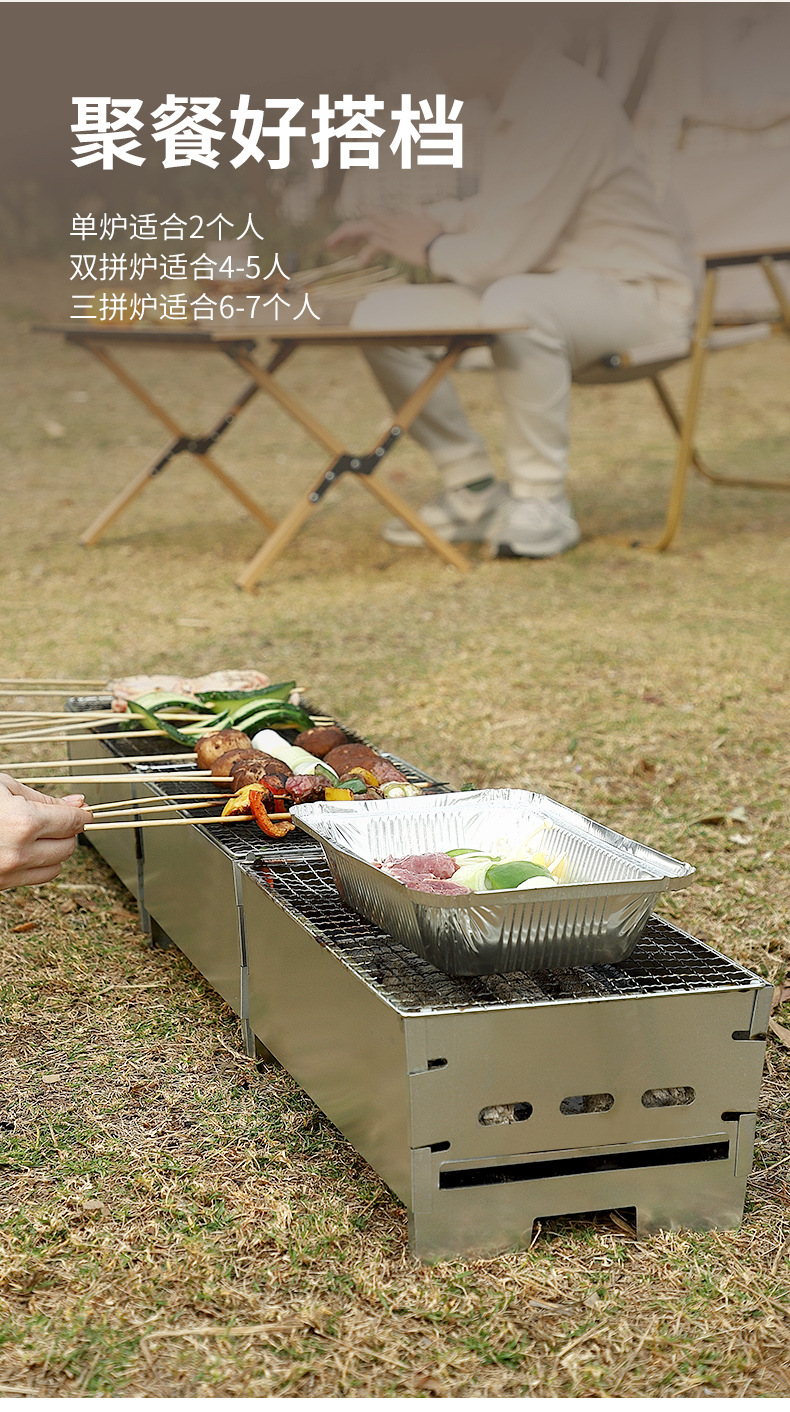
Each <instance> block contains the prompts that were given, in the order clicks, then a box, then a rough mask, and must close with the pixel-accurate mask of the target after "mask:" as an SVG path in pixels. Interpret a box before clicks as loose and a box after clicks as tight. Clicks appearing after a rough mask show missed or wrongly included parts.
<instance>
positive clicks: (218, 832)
mask: <svg viewBox="0 0 790 1412" xmlns="http://www.w3.org/2000/svg"><path fill="white" fill-rule="evenodd" d="M107 701H108V698H106V697H74V698H72V699H71V701H70V703H69V705H70V709H72V710H77V711H79V710H87V709H89V708H90V707H92V706H94V705H106V704H107ZM308 709H309V710H311V711H313V712H314V713H315V708H312V707H308ZM343 729H344V730H346V727H343ZM346 733H347V734H348V735H349V738H350V739H352V740H362V739H363V737H361V736H357V735H355V734H354V733H353V732H351V731H348V730H346ZM365 743H366V744H367V743H368V742H365ZM105 745H106V746H107V748H108V750H109V751H110V752H111V753H112V754H113V755H117V756H119V757H121V758H126V759H129V760H133V759H134V756H135V755H141V754H153V753H154V751H155V750H156V751H158V750H159V749H160V748H161V753H162V755H163V756H167V755H170V752H171V749H172V746H171V744H170V743H168V742H167V741H161V742H160V741H158V740H156V738H155V737H149V736H144V737H141V738H140V739H132V740H130V739H128V738H125V737H124V732H123V731H121V730H119V732H118V741H117V742H116V741H114V740H112V741H105ZM374 748H375V747H374ZM387 758H389V759H392V760H394V761H395V763H397V765H398V766H399V768H401V769H402V770H403V771H404V773H405V774H406V775H407V776H408V777H409V778H410V779H411V780H413V781H414V782H418V781H421V782H428V783H430V784H431V785H432V786H433V787H434V788H435V789H437V790H440V791H442V792H444V791H446V790H447V789H448V788H449V786H447V785H445V784H440V783H437V781H435V780H433V779H431V776H430V775H427V774H425V773H424V772H423V771H421V770H418V769H417V768H416V767H415V766H413V765H410V764H409V763H408V762H406V761H402V760H400V759H399V758H398V757H397V756H392V755H388V757H387ZM141 768H145V767H141ZM162 768H163V769H164V770H165V771H168V770H170V769H172V770H178V769H179V768H182V765H180V764H179V762H178V760H174V761H173V762H172V764H170V763H169V762H168V764H164V763H163V766H162ZM151 788H152V789H153V790H154V791H157V786H156V785H152V786H151ZM205 788H206V781H205V780H199V779H197V780H195V781H194V782H192V781H183V782H180V783H179V785H178V790H179V793H182V792H183V793H184V794H185V795H188V794H199V793H201V792H202V791H204V790H205ZM157 792H158V791H157ZM163 792H164V791H163ZM206 809H207V810H211V811H212V812H213V811H214V810H215V809H216V805H211V804H209V805H206ZM191 817H192V819H193V820H194V822H195V824H196V825H198V826H199V813H198V812H197V811H195V812H194V813H192V815H191ZM201 832H203V833H205V834H207V835H208V836H209V837H210V838H211V840H212V842H213V843H215V844H216V845H217V847H219V848H221V849H222V851H223V852H224V853H225V854H226V855H227V856H228V857H229V858H231V859H232V860H233V862H234V863H236V864H237V865H238V866H239V867H240V868H241V869H242V871H243V872H245V873H247V874H248V875H249V876H250V877H251V878H253V879H254V880H255V882H256V883H257V884H258V885H259V886H261V887H264V888H267V889H269V890H270V891H272V892H273V893H274V894H275V896H276V897H277V898H278V899H279V900H280V901H281V902H283V903H284V904H285V906H286V907H287V908H288V909H289V911H291V912H292V913H294V914H295V915H296V916H298V917H299V918H301V919H303V920H304V922H305V923H306V924H307V926H308V928H309V930H310V932H311V933H312V935H313V936H314V937H315V938H316V940H317V941H318V942H320V944H321V945H322V946H325V947H327V948H328V949H329V950H330V951H332V952H333V954H335V955H336V956H338V957H339V958H340V959H341V960H342V961H343V963H344V964H345V965H346V966H348V967H349V969H350V970H352V971H353V972H354V973H355V974H356V975H358V976H359V977H360V978H361V979H362V980H364V981H365V983H366V984H367V985H369V986H371V988H372V989H373V990H375V991H376V992H377V994H379V995H380V996H382V998H383V999H385V1000H386V1001H387V1003H388V1004H389V1005H391V1006H393V1007H394V1008H395V1009H397V1010H399V1011H400V1012H402V1013H403V1014H419V1013H424V1012H426V1011H442V1012H444V1011H448V1010H455V1009H469V1008H470V1007H473V1008H475V1009H480V1008H499V1007H502V1006H512V1005H517V1006H523V1005H545V1004H546V1003H549V1002H551V1001H554V1000H556V1001H568V1000H595V999H612V998H617V997H630V996H638V995H663V994H677V993H681V994H683V993H686V994H688V993H694V992H699V991H708V990H729V989H732V988H733V987H736V988H748V987H750V986H752V985H753V984H754V978H753V977H752V976H751V975H750V973H749V972H748V971H745V970H744V969H743V968H742V967H740V966H738V965H736V964H735V963H734V962H731V961H728V960H727V959H726V958H725V957H723V956H719V955H718V953H717V952H715V951H713V950H711V949H710V948H709V947H707V946H705V945H704V943H702V942H700V941H697V940H696V939H695V938H693V937H690V936H687V935H686V934H685V933H684V932H681V931H680V930H678V929H677V928H676V927H674V926H672V925H671V924H670V923H668V922H665V921H662V920H660V919H659V918H657V917H653V918H651V920H650V922H649V924H648V928H647V931H646V933H645V936H644V937H643V939H642V941H641V942H640V944H639V945H638V946H637V948H636V949H635V951H634V952H633V954H632V956H631V957H630V958H629V959H628V960H627V961H625V962H623V963H622V964H620V965H612V966H588V967H582V968H578V969H575V970H557V971H544V972H540V973H537V974H531V975H527V974H526V973H523V972H517V973H512V974H510V975H501V976H472V977H450V976H446V975H444V973H443V972H441V971H438V970H436V968H435V967H433V966H431V965H430V963H429V962H427V961H424V960H422V958H420V957H418V956H416V955H414V954H413V953H412V952H411V951H410V950H408V949H407V948H405V947H403V946H402V945H400V944H399V943H398V942H396V941H395V940H394V939H393V938H392V937H391V936H389V934H388V933H387V932H385V931H383V930H382V929H381V928H379V927H376V926H375V925H374V924H373V923H371V922H368V921H367V920H365V919H364V918H362V917H359V916H357V914H356V913H355V912H352V911H350V910H349V909H348V908H347V907H345V906H344V905H343V903H342V902H341V900H340V898H339V896H338V893H337V890H336V888H335V884H334V882H333V880H332V876H331V873H330V871H329V868H328V865H327V863H326V861H325V859H324V855H323V852H322V850H321V848H320V846H319V845H318V844H317V843H314V842H312V841H311V840H308V839H306V838H305V837H304V835H302V834H300V833H298V832H297V833H292V834H288V835H286V836H285V838H282V839H271V840H267V839H265V838H264V837H263V836H262V835H261V834H260V833H259V832H258V831H257V830H255V831H254V832H253V826H252V825H250V824H247V823H244V824H208V825H205V826H203V827H202V828H201Z"/></svg>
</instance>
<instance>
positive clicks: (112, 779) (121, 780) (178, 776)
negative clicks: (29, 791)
mask: <svg viewBox="0 0 790 1412" xmlns="http://www.w3.org/2000/svg"><path fill="white" fill-rule="evenodd" d="M210 778H211V771H210V770H189V771H188V772H187V771H186V770H184V771H183V772H182V771H180V770H172V771H162V773H161V774H158V775H136V774H134V773H129V771H128V770H127V771H126V772H125V773H124V774H122V775H34V776H33V778H32V779H26V780H25V784H36V785H38V784H97V783H98V782H99V780H100V781H101V783H102V784H162V783H163V782H165V783H169V782H171V781H172V782H173V784H178V783H180V782H181V781H182V780H200V779H210ZM214 779H215V780H216V782H217V783H218V784H219V783H222V784H230V779H225V777H224V776H223V775H215V776H214Z"/></svg>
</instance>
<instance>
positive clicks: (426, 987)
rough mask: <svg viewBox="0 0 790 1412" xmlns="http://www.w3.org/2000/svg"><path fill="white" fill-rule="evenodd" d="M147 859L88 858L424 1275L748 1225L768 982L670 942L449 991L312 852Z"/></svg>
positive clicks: (239, 834) (227, 844) (194, 845)
mask: <svg viewBox="0 0 790 1412" xmlns="http://www.w3.org/2000/svg"><path fill="white" fill-rule="evenodd" d="M100 748H101V747H100ZM119 748H120V749H122V748H123V747H119ZM415 774H416V772H415ZM199 787H200V786H199V785H198V784H196V786H195V788H196V790H197V789H199ZM111 788H113V787H112V786H98V785H97V786H96V791H97V793H98V792H104V791H106V790H109V789H111ZM114 788H116V789H117V787H114ZM138 788H140V789H141V790H142V789H143V788H144V789H145V790H146V792H149V793H157V792H158V787H157V786H138ZM185 792H186V790H185ZM135 837H136V835H134V834H122V835H118V836H117V838H116V840H115V845H114V844H113V839H114V835H113V834H112V833H111V832H110V833H102V834H95V835H94V836H93V838H94V840H95V841H96V842H97V844H98V847H99V849H100V851H101V852H102V853H103V855H104V856H105V857H106V858H107V860H108V861H109V862H110V864H111V866H113V867H116V869H117V870H118V871H119V873H120V868H121V867H123V868H124V870H125V873H126V876H127V877H129V878H130V880H131V881H132V882H133V883H136V886H137V892H138V897H139V898H140V901H141V905H142V907H143V910H144V914H145V913H146V912H147V913H150V915H151V917H152V918H153V919H154V920H155V921H156V922H157V923H158V924H159V926H160V927H161V928H162V929H163V930H164V931H165V932H167V933H168V935H169V936H170V937H171V938H172V939H173V941H174V942H175V943H176V944H177V945H178V946H179V947H180V948H181V949H182V950H183V951H184V952H185V954H186V955H187V956H189V957H190V959H191V960H192V961H193V962H194V964H195V965H196V966H197V967H198V968H199V969H200V970H201V971H202V973H203V974H204V975H205V976H206V977H207V979H208V980H209V981H210V982H211V983H212V984H213V985H215V987H216V988H217V989H218V990H219V991H220V993H221V994H222V995H223V996H224V997H225V999H226V1000H227V1001H228V1003H229V1004H231V1005H232V1006H233V1008H234V1009H235V1010H236V1012H237V1013H238V1014H240V1016H241V1017H242V1020H243V1021H244V1023H245V1026H246V1029H247V1033H248V1037H249V1039H250V1040H252V1038H253V1036H254V1037H257V1039H258V1040H259V1041H260V1042H261V1043H262V1044H263V1045H264V1046H265V1047H266V1048H267V1049H268V1050H269V1051H270V1052H271V1053H272V1054H273V1055H274V1056H276V1058H277V1059H278V1060H280V1062H281V1063H282V1064H284V1066H285V1067H286V1068H287V1069H288V1070H289V1072H290V1073H292V1074H293V1076H294V1077H295V1078H296V1080H297V1081H298V1082H299V1083H300V1084H301V1085H302V1087H303V1088H304V1089H305V1090H306V1092H308V1093H309V1094H310V1095H311V1097H312V1098H313V1099H314V1101H315V1102H316V1103H317V1104H318V1106H319V1107H320V1108H321V1109H322V1110H323V1111H324V1112H325V1113H326V1114H327V1116H328V1117H329V1118H330V1119H331V1120H332V1121H333V1122H334V1123H335V1124H336V1125H337V1126H338V1127H339V1128H340V1129H341V1131H342V1132H343V1133H344V1134H345V1135H346V1136H347V1138H348V1139H349V1140H350V1141H351V1142H352V1143H353V1144H354V1146H355V1147H356V1148H357V1149H358V1151H359V1152H360V1153H361V1154H362V1155H363V1156H364V1157H365V1158H366V1159H367V1160H368V1161H369V1162H370V1163H371V1165H372V1166H373V1167H374V1168H375V1169H376V1170H377V1171H378V1172H379V1173H380V1175H381V1176H382V1177H383V1179H384V1180H385V1181H386V1182H387V1184H388V1185H389V1186H390V1188H391V1189H392V1190H393V1192H395V1194H396V1195H397V1196H398V1197H399V1198H400V1199H401V1200H402V1201H403V1202H404V1204H405V1205H406V1207H407V1208H408V1212H409V1226H410V1235H411V1243H412V1249H413V1250H414V1252H415V1254H416V1255H417V1256H419V1257H420V1258H421V1259H424V1260H433V1259H439V1258H452V1257H458V1256H469V1255H473V1254H484V1253H490V1252H493V1251H496V1250H501V1249H507V1248H512V1247H519V1246H523V1245H524V1244H526V1243H528V1242H529V1239H530V1237H531V1232H532V1228H533V1223H534V1221H535V1220H536V1219H539V1218H541V1217H547V1216H553V1215H561V1214H567V1213H577V1212H591V1211H598V1210H602V1209H616V1208H635V1210H636V1220H637V1226H638V1229H639V1231H640V1233H644V1232H647V1231H651V1230H655V1229H660V1228H669V1229H674V1228H677V1227H679V1226H690V1227H694V1228H699V1229H702V1228H706V1227H721V1228H726V1227H731V1226H735V1225H737V1224H738V1222H739V1220H740V1218H741V1214H742V1209H743V1201H744V1193H745V1184H746V1178H747V1175H748V1172H749V1170H750V1167H751V1161H752V1149H753V1140H754V1125H755V1114H756V1109H757V1099H758V1092H759V1084H760V1074H761V1070H762V1060H763V1051H764V1042H765V1029H766V1026H767V1021H768V1013H769V1007H770V998H771V987H770V986H768V985H767V984H766V983H765V982H763V981H761V980H760V979H759V978H758V977H756V976H753V975H751V974H750V973H749V972H748V971H745V970H744V969H743V968H742V967H740V966H737V965H735V964H734V963H733V962H730V961H728V960H726V959H725V958H724V957H722V956H719V955H718V954H717V953H716V952H714V951H712V950H711V949H710V948H709V947H707V946H705V945H703V944H702V943H701V942H698V941H695V940H694V939H693V938H691V937H688V936H686V935H684V934H683V933H682V932H680V931H679V930H678V929H677V928H675V927H673V926H671V925H669V924H668V923H666V922H662V921H659V920H658V919H656V918H653V919H652V920H651V922H650V923H649V924H648V927H647V931H646V933H645V936H644V938H643V939H642V941H641V942H640V943H639V944H638V945H637V947H636V949H635V950H634V952H633V954H632V955H631V957H630V958H629V959H628V960H627V961H624V962H622V963H620V964H616V965H601V966H590V967H584V968H577V969H574V970H566V971H556V970H555V971H550V972H541V973H538V974H530V975H527V974H525V973H520V972H519V973H513V974H509V975H502V976H500V975H497V976H486V977H473V978H464V979H462V978H458V977H455V978H454V977H449V976H446V975H443V974H442V973H441V972H439V971H437V970H436V969H435V968H434V967H433V966H431V965H430V964H429V963H428V962H427V961H425V960H424V959H422V958H420V957H418V956H416V955H414V954H413V953H412V952H411V951H409V950H408V949H406V948H405V947H404V946H402V945H401V944H400V943H399V942H397V941H396V940H394V939H393V938H391V937H390V936H388V935H387V934H386V933H384V932H382V931H381V930H380V929H379V928H378V927H376V926H375V925H373V924H372V923H370V922H368V921H365V920H364V919H363V918H361V917H359V916H357V915H356V914H355V913H353V912H351V911H349V910H348V909H347V908H346V907H345V906H343V904H342V902H341V901H340V899H339V898H338V895H337V892H336V889H335V886H334V883H333V880H332V877H331V874H330V872H329V870H328V867H327V865H326V862H325V859H324V857H323V855H322V853H321V850H320V849H319V848H318V846H317V845H316V844H314V843H312V842H310V841H306V840H304V839H303V838H302V837H300V836H298V835H297V836H294V835H291V836H289V837H288V838H287V839H284V840H281V841H275V840H272V841H271V842H269V841H267V840H265V839H263V838H262V837H261V836H260V835H257V834H251V832H250V829H249V827H248V826H247V825H238V826H224V825H219V826H217V825H209V826H204V827H202V828H201V827H198V826H195V828H194V829H193V828H179V829H174V830H169V829H161V830H157V829H155V830H150V831H147V832H144V833H143V834H142V835H140V836H139V837H138V845H137V849H136V850H135V848H134V846H133V845H131V846H129V845H130V843H131V840H132V839H134V838H135ZM121 839H123V840H124V843H125V851H124V850H122V849H119V848H118V846H117V844H118V841H119V840H121ZM138 854H139V855H140V856H139V857H138V856H137V855H138ZM133 861H134V864H135V866H134V868H133V867H132V862H133ZM138 864H139V867H138V866H137V865H138ZM120 875H121V876H123V873H120Z"/></svg>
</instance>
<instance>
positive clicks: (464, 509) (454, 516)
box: [381, 481, 508, 548]
mask: <svg viewBox="0 0 790 1412" xmlns="http://www.w3.org/2000/svg"><path fill="white" fill-rule="evenodd" d="M507 498H508V497H507V486H505V485H503V484H502V482H501V481H492V482H491V484H490V485H486V486H484V487H483V488H482V489H480V490H471V489H470V488H469V486H466V485H464V486H461V487H460V488H459V489H458V490H445V491H443V492H442V494H441V495H437V496H435V498H434V499H433V500H429V501H428V503H427V505H423V506H422V508H421V510H420V515H421V516H422V518H423V519H424V521H425V523H426V525H430V527H431V529H432V530H435V531H436V533H437V534H440V535H441V536H442V539H448V540H449V541H450V543H451V544H457V543H460V542H462V541H465V540H466V541H469V542H471V543H476V544H482V542H483V540H485V539H486V537H487V533H488V527H489V524H490V522H491V519H492V516H493V515H494V514H495V512H496V510H497V507H498V506H499V505H501V504H502V502H503V501H505V500H507ZM381 536H382V539H386V541H387V543H388V544H398V545H401V546H403V547H406V548H419V546H420V545H423V544H425V540H424V539H423V537H422V535H421V534H418V533H417V531H416V530H414V529H412V527H411V525H407V524H406V522H405V520H399V519H393V520H387V521H386V522H385V523H384V524H383V525H382V527H381Z"/></svg>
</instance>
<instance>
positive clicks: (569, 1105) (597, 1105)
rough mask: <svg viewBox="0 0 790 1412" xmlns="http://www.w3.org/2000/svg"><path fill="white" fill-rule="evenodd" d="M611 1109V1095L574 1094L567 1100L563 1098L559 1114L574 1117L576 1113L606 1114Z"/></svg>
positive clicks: (612, 1096) (612, 1099) (612, 1103)
mask: <svg viewBox="0 0 790 1412" xmlns="http://www.w3.org/2000/svg"><path fill="white" fill-rule="evenodd" d="M613 1107H614V1095H613V1094H611V1093H574V1094H571V1096H570V1097H569V1098H563V1100H562V1103H561V1104H560V1112H561V1113H565V1114H566V1115H568V1116H570V1117H575V1116H576V1114H577V1113H608V1112H609V1109H610V1108H613Z"/></svg>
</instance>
